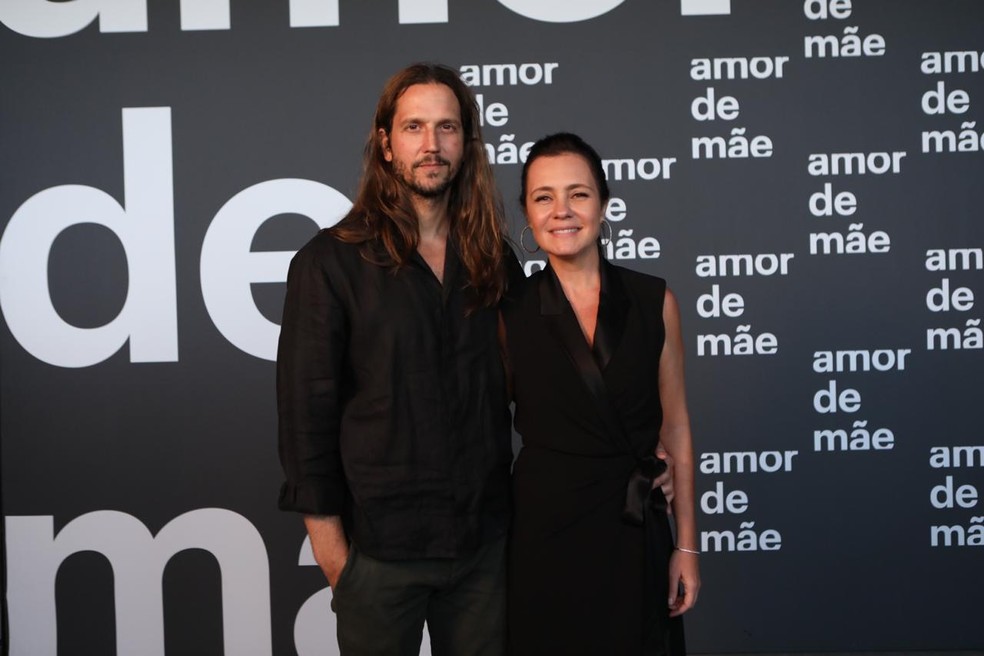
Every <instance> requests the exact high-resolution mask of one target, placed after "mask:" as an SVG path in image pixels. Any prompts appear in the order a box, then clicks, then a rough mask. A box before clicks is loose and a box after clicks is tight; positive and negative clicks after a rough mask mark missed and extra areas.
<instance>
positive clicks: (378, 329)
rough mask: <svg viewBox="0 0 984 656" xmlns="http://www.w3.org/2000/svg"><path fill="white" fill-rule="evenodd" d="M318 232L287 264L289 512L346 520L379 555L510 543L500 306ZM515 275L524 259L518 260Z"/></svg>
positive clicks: (452, 257)
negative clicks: (473, 305)
mask: <svg viewBox="0 0 984 656" xmlns="http://www.w3.org/2000/svg"><path fill="white" fill-rule="evenodd" d="M448 243H449V245H448V247H447V251H446V254H445V265H444V266H445V270H444V285H443V286H442V285H441V283H440V282H439V281H438V279H437V277H436V276H435V275H434V274H433V272H432V271H431V270H430V268H429V267H428V266H427V264H426V263H425V262H424V260H423V259H422V258H421V257H420V255H419V254H417V253H415V254H414V258H413V260H412V261H411V262H410V263H409V264H408V265H406V266H403V267H400V268H399V269H396V270H395V271H394V270H393V269H392V268H387V267H381V266H378V265H375V264H372V263H370V262H368V261H366V260H365V259H363V258H362V257H361V256H360V254H359V247H358V245H354V244H346V243H342V242H340V241H338V240H337V239H336V238H334V237H333V236H332V235H331V234H330V233H329V232H328V231H324V230H323V231H321V232H320V233H318V235H317V236H315V237H314V239H312V240H311V241H310V242H308V243H307V244H306V245H305V246H304V247H303V248H302V249H301V250H300V251H298V253H297V254H296V255H295V256H294V258H293V260H292V261H291V265H290V271H289V273H288V276H287V298H286V301H285V304H284V317H283V323H282V327H281V332H280V345H279V350H278V354H277V398H278V409H279V415H280V422H279V436H280V460H281V463H282V465H283V468H284V471H285V473H286V478H287V480H286V482H285V483H284V485H283V487H282V489H281V492H280V508H281V509H284V510H295V511H299V512H303V513H308V514H316V515H341V516H342V517H343V520H344V521H345V525H346V529H347V531H348V534H349V537H350V538H351V539H352V540H353V542H355V544H357V545H358V546H359V548H360V549H361V550H362V551H364V552H365V553H367V554H369V555H370V556H374V557H376V558H381V559H390V560H397V559H408V558H443V557H456V556H459V555H461V554H464V553H468V552H469V551H473V550H474V549H476V548H477V547H479V546H480V545H482V544H485V543H487V542H489V541H491V540H493V539H495V538H497V537H500V536H502V535H504V534H505V530H506V525H507V522H508V518H509V468H510V464H511V461H512V452H511V431H510V416H509V409H508V399H507V395H506V385H505V374H504V371H503V366H502V361H501V357H500V353H499V348H498V342H497V338H496V335H497V329H498V311H497V309H496V308H494V307H493V308H477V309H474V310H473V311H472V312H471V313H469V314H466V310H467V309H468V308H469V307H470V305H469V301H470V300H471V298H472V296H471V294H472V293H471V292H470V290H468V289H467V288H466V287H465V284H464V283H465V277H464V270H463V268H462V267H461V265H460V262H459V260H458V256H457V254H456V253H455V249H454V248H453V247H452V246H451V245H450V244H451V240H448ZM508 256H509V266H510V268H511V269H518V263H517V262H516V260H515V257H514V256H513V255H512V252H511V251H509V253H508Z"/></svg>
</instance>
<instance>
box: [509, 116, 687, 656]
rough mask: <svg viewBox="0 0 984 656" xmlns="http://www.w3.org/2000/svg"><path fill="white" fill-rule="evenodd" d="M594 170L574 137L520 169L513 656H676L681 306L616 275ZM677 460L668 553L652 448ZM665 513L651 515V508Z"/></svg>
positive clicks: (683, 573)
mask: <svg viewBox="0 0 984 656" xmlns="http://www.w3.org/2000/svg"><path fill="white" fill-rule="evenodd" d="M608 199H609V191H608V185H607V184H606V182H605V175H604V170H603V168H602V164H601V159H600V158H599V157H598V154H597V153H596V152H595V151H594V149H593V148H591V146H589V145H588V144H586V143H585V142H584V141H583V140H581V139H580V138H579V137H577V136H575V135H572V134H555V135H551V136H549V137H546V138H544V139H541V140H540V141H538V142H537V143H536V144H535V145H534V146H533V148H532V149H531V150H530V153H529V156H528V158H527V161H526V164H525V166H524V168H523V181H522V193H521V201H522V203H523V207H524V210H525V213H526V218H527V221H528V226H527V227H526V228H525V229H524V230H523V235H522V237H523V239H522V240H521V243H522V246H523V248H524V249H526V250H528V251H534V250H535V249H533V248H532V245H531V244H530V242H531V237H532V238H533V239H535V241H536V244H537V245H538V246H537V248H542V249H543V251H544V252H546V254H547V256H548V258H549V265H548V267H547V268H546V269H544V270H543V271H541V272H539V273H537V274H535V275H533V276H532V277H531V278H529V279H528V280H527V281H526V283H525V284H524V285H523V286H522V287H521V288H520V290H519V291H518V292H516V293H514V294H511V299H510V300H508V301H507V302H505V303H504V304H503V320H504V324H505V333H506V336H505V341H506V347H507V357H508V360H509V364H510V367H511V373H512V379H513V394H514V398H515V401H516V414H515V425H516V430H517V431H518V432H519V433H520V434H521V435H522V437H523V449H522V451H521V452H520V454H519V457H518V459H517V461H516V464H515V466H514V470H513V481H514V483H513V485H514V493H515V515H514V524H513V531H512V535H511V538H510V551H509V557H510V573H509V586H508V590H509V631H510V647H511V653H512V654H515V655H517V656H521V655H525V654H530V655H534V654H535V655H537V656H540V655H542V654H566V655H570V654H592V655H594V654H612V655H616V656H622V655H628V654H632V655H639V654H646V655H647V656H648V655H649V654H680V653H684V648H683V634H682V624H681V622H680V619H679V616H680V615H681V614H682V613H684V612H685V611H686V610H688V609H689V608H691V607H692V606H693V605H694V603H695V601H696V600H697V591H698V589H699V586H700V578H699V574H698V566H697V553H698V551H697V532H696V527H695V524H694V483H693V450H692V447H691V437H690V423H689V419H688V416H687V405H686V398H685V393H684V378H683V344H682V339H681V335H680V318H679V310H678V308H677V303H676V299H675V298H674V296H673V294H672V292H670V291H669V289H667V288H666V284H665V282H664V281H663V280H662V279H660V278H655V277H652V276H647V275H643V274H640V273H635V272H632V271H629V270H627V269H622V268H620V267H616V266H613V265H612V264H609V263H608V262H607V261H605V260H604V258H602V257H601V250H600V241H599V237H600V235H601V230H602V223H603V220H602V219H603V217H604V213H605V206H606V204H607V202H608ZM660 442H661V443H662V444H663V446H664V447H665V449H666V450H667V451H668V452H669V454H670V456H672V462H673V463H674V464H673V474H674V479H675V480H674V486H675V492H676V493H675V497H674V499H673V503H672V510H673V514H674V516H675V517H676V525H677V543H678V545H679V546H677V547H676V548H674V547H673V543H672V537H671V534H670V529H669V521H668V518H667V513H666V509H665V505H666V504H665V498H664V497H663V495H662V493H661V492H660V490H659V488H658V487H657V486H654V483H653V481H654V480H655V478H656V477H657V476H658V474H659V473H660V468H659V465H660V464H662V462H661V461H660V460H657V459H656V458H655V457H654V453H655V450H656V448H657V444H658V443H660ZM660 502H662V505H660Z"/></svg>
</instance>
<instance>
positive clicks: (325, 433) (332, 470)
mask: <svg viewBox="0 0 984 656" xmlns="http://www.w3.org/2000/svg"><path fill="white" fill-rule="evenodd" d="M319 243H324V242H323V240H319V239H318V237H316V238H315V239H314V240H312V242H311V243H309V244H308V245H307V246H305V247H304V248H302V249H301V250H300V251H298V253H297V254H296V255H295V256H294V258H293V259H292V260H291V264H290V269H289V272H288V274H287V296H286V299H285V301H284V314H283V321H282V322H281V328H280V342H279V346H278V349H277V409H278V413H279V431H278V432H279V451H280V462H281V465H282V466H283V469H284V474H285V476H286V481H285V482H284V484H283V486H282V487H281V490H280V499H279V507H280V508H281V509H282V510H293V511H297V512H302V513H306V514H316V515H340V514H342V511H343V509H344V507H345V503H346V497H347V494H348V487H347V484H346V481H345V473H344V471H343V468H342V460H341V456H340V454H339V426H340V423H341V416H340V412H341V408H340V399H341V398H342V387H343V384H344V381H343V377H344V362H345V356H346V349H347V343H348V327H347V320H346V314H345V309H344V307H343V305H342V303H341V302H340V301H339V299H338V296H337V295H336V293H335V291H334V290H333V289H332V286H331V282H330V280H329V276H328V274H327V272H326V270H325V267H324V262H325V257H326V256H327V254H326V253H325V252H324V250H323V249H320V248H318V244H319Z"/></svg>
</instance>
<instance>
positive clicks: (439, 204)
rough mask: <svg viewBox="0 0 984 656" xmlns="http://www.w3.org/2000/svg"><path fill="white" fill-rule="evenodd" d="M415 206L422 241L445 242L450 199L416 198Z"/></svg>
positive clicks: (444, 196)
mask: <svg viewBox="0 0 984 656" xmlns="http://www.w3.org/2000/svg"><path fill="white" fill-rule="evenodd" d="M413 207H414V210H415V211H416V213H417V230H418V232H419V234H420V241H421V242H434V241H441V242H443V241H444V240H445V239H447V236H448V199H447V195H442V196H441V197H439V198H420V197H417V198H414V199H413Z"/></svg>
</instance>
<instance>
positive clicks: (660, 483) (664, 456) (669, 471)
mask: <svg viewBox="0 0 984 656" xmlns="http://www.w3.org/2000/svg"><path fill="white" fill-rule="evenodd" d="M656 457H657V458H659V459H660V460H662V461H664V462H665V463H666V471H664V472H663V473H662V474H660V475H659V476H657V477H656V478H654V479H653V489H654V490H655V489H656V488H657V487H658V488H660V489H661V490H663V496H664V497H666V512H667V513H668V514H670V515H672V514H673V505H672V503H673V456H671V455H670V454H669V453H667V452H666V449H664V448H663V443H662V442H660V443H659V444H657V445H656Z"/></svg>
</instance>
